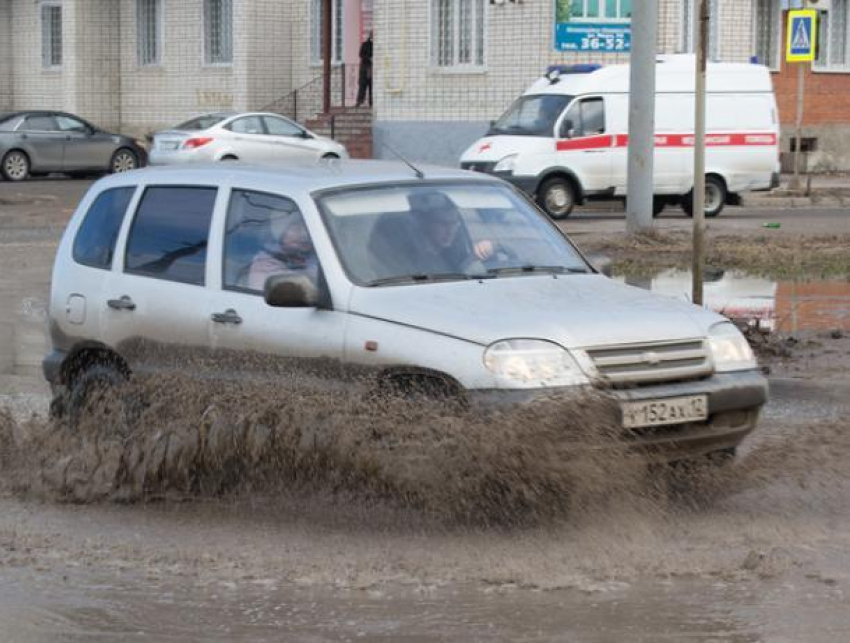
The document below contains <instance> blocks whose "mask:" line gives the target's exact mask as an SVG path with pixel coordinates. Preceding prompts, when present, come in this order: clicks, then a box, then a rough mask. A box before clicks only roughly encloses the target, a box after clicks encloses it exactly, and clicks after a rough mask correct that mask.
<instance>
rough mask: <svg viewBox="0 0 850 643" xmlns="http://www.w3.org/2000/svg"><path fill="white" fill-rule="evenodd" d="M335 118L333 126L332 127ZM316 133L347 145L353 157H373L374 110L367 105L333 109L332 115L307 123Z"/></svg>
mask: <svg viewBox="0 0 850 643" xmlns="http://www.w3.org/2000/svg"><path fill="white" fill-rule="evenodd" d="M331 118H332V119H333V128H332V127H331ZM305 125H306V127H307V128H308V129H310V130H312V131H313V132H315V133H316V134H319V135H321V136H327V137H328V138H331V137H332V138H333V139H334V140H336V141H338V142H340V143H342V144H343V145H345V148H346V149H347V150H348V153H349V154H350V155H351V158H355V159H370V158H372V110H371V109H368V108H366V107H360V108H356V109H355V108H353V107H349V108H347V109H338V108H337V109H333V110H331V115H330V117H326V116H321V117H318V118H313V119H310V120H308V121H307V122H306V123H305Z"/></svg>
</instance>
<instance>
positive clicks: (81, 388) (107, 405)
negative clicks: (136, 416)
mask: <svg viewBox="0 0 850 643" xmlns="http://www.w3.org/2000/svg"><path fill="white" fill-rule="evenodd" d="M126 384H127V378H126V376H125V375H124V374H123V373H122V372H121V371H119V370H118V369H117V368H115V367H114V366H110V365H100V364H99V365H96V366H91V367H89V368H87V369H86V370H85V371H83V372H82V373H80V374H79V375H78V376H77V377H76V378H75V379H74V381H73V383H72V385H71V388H70V391H69V393H68V399H67V405H66V407H65V409H64V410H65V411H67V414H68V421H69V423H70V425H71V427H72V428H74V429H77V428H79V427H80V426H81V425H83V423H85V422H87V421H88V422H91V421H95V422H105V421H108V422H114V426H110V427H109V428H110V429H113V430H115V431H117V432H121V433H123V432H124V431H126V429H127V423H128V421H129V419H130V410H131V407H132V406H133V405H132V404H131V402H130V400H128V399H127V396H126V394H125V393H126V391H124V390H122V389H123V388H124V386H125V385H126Z"/></svg>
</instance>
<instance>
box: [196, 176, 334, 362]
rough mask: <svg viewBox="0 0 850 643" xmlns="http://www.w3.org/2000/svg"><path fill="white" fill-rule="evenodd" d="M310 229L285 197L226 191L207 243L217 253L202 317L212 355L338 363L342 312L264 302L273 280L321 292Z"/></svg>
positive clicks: (248, 191) (316, 257) (235, 190)
mask: <svg viewBox="0 0 850 643" xmlns="http://www.w3.org/2000/svg"><path fill="white" fill-rule="evenodd" d="M310 225H311V221H310V220H309V219H308V218H307V217H306V216H305V215H304V214H302V212H301V210H300V208H299V207H298V205H297V204H296V203H295V201H294V200H293V199H290V198H288V197H287V196H284V195H282V194H272V193H267V192H261V191H258V190H254V189H243V188H239V187H234V188H233V189H232V190H231V191H230V194H229V196H228V199H227V208H226V216H223V217H222V219H221V220H220V221H217V223H216V226H215V227H216V236H215V238H214V240H213V241H212V243H214V244H215V246H216V249H217V250H220V253H221V255H220V256H221V260H220V265H221V268H220V270H218V271H217V275H216V278H217V283H216V284H215V285H214V286H213V288H212V289H211V291H210V292H211V294H210V302H209V313H208V315H207V323H208V328H209V333H210V342H211V345H212V347H213V349H225V350H227V351H234V352H245V351H254V352H257V353H262V354H264V355H272V356H278V357H286V358H303V359H308V360H312V359H318V358H332V359H341V358H342V356H343V342H344V331H345V323H346V318H347V315H346V313H344V312H340V311H336V310H333V309H332V308H333V307H332V306H330V309H328V308H324V307H304V308H273V307H271V306H269V305H268V304H266V302H265V299H264V286H265V282H266V280H267V279H268V278H269V277H271V276H274V275H278V274H285V275H300V276H306V277H307V278H308V279H310V280H311V281H312V282H313V283H314V285H315V286H316V287H317V288H318V289H319V290H320V291H321V290H323V289H325V288H324V285H323V280H324V277H323V273H322V265H321V262H320V260H319V258H318V256H317V254H316V251H315V250H314V248H313V243H312V237H313V235H314V232H315V230H312V231H311V230H310ZM316 225H319V224H318V223H317V224H316Z"/></svg>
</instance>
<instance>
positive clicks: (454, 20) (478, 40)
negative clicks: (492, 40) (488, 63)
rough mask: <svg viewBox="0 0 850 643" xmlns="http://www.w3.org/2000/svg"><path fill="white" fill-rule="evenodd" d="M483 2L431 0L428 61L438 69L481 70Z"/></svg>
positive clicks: (482, 57) (483, 33)
mask: <svg viewBox="0 0 850 643" xmlns="http://www.w3.org/2000/svg"><path fill="white" fill-rule="evenodd" d="M485 7H486V3H485V0H431V58H432V63H433V64H434V65H435V66H437V67H483V66H484V41H485V38H486V34H485V31H486V29H485V19H486V16H485Z"/></svg>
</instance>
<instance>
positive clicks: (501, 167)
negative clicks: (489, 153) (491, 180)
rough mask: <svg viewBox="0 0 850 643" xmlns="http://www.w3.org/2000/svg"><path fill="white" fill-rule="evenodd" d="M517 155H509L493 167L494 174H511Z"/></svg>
mask: <svg viewBox="0 0 850 643" xmlns="http://www.w3.org/2000/svg"><path fill="white" fill-rule="evenodd" d="M517 156H519V155H518V154H509V155H508V156H506V157H504V158H503V159H502V160H500V161H499V162H498V163H496V165H495V166H494V167H493V171H494V172H513V171H514V166H515V165H516V157H517Z"/></svg>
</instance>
